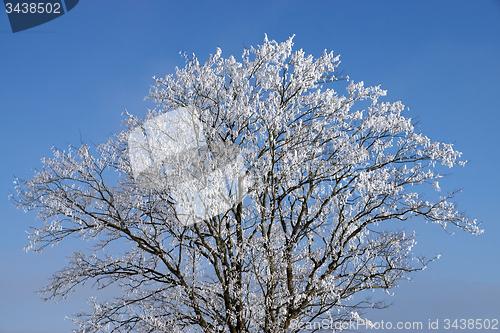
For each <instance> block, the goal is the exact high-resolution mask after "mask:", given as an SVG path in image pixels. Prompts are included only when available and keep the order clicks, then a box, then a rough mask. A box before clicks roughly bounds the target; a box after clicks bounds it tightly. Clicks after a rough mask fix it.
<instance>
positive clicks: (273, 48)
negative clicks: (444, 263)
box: [13, 36, 481, 333]
mask: <svg viewBox="0 0 500 333" xmlns="http://www.w3.org/2000/svg"><path fill="white" fill-rule="evenodd" d="M292 40H293V37H291V38H290V39H288V40H287V41H285V42H283V43H277V42H275V41H270V40H268V39H267V36H266V38H265V40H264V43H263V44H262V45H261V46H259V47H257V48H253V47H252V48H250V49H245V50H244V52H243V56H242V61H241V62H238V61H236V59H235V58H234V57H233V56H230V57H228V58H223V57H222V51H221V50H220V49H217V51H216V52H215V54H214V55H211V56H210V57H209V59H208V60H207V61H206V62H205V63H204V64H200V63H199V61H198V59H197V58H196V57H195V56H193V57H191V58H190V57H187V56H186V66H185V68H182V69H176V72H175V75H168V76H166V77H165V78H154V79H155V85H154V86H152V87H151V90H150V94H149V98H150V99H152V100H153V101H154V102H156V104H157V108H155V109H154V110H149V112H148V115H147V117H146V119H138V118H136V117H134V116H133V115H131V114H129V113H126V115H127V116H126V121H125V127H126V128H125V129H124V130H123V131H122V132H120V133H118V134H117V135H115V136H114V137H112V138H110V139H109V140H108V142H106V143H103V144H101V145H99V146H98V147H97V149H96V152H95V153H92V152H91V150H92V149H91V147H90V146H88V145H82V146H81V147H79V148H72V147H70V148H69V150H67V151H62V150H58V149H54V157H53V158H50V159H49V158H44V159H43V165H44V167H43V170H41V171H37V172H36V174H35V176H34V177H33V178H31V179H29V180H21V179H17V186H16V189H17V196H16V197H14V199H13V201H14V203H15V204H16V205H18V206H19V207H23V208H24V209H26V210H35V211H36V212H37V216H38V217H39V218H40V219H41V220H42V221H43V222H44V224H43V226H39V227H37V228H34V229H33V231H32V233H31V234H30V236H29V237H30V242H31V243H30V245H29V246H28V248H29V249H32V250H34V251H41V250H43V249H44V248H45V247H46V246H47V245H52V244H55V243H58V242H59V241H62V240H63V239H65V238H69V237H76V238H81V239H84V240H87V241H89V242H90V243H91V246H90V247H89V249H88V250H86V251H78V252H75V253H74V254H73V256H72V257H71V260H70V261H69V263H68V265H67V267H65V268H64V269H62V270H61V271H59V272H56V273H55V274H54V276H53V278H52V282H51V284H50V285H48V286H47V287H45V288H44V289H43V290H42V292H43V293H44V297H45V299H48V300H52V299H54V300H57V299H60V298H65V297H67V295H68V294H69V293H70V291H72V290H74V288H75V287H77V286H78V285H81V284H83V283H85V282H87V281H95V282H96V283H97V284H98V286H99V288H105V287H107V286H109V285H112V284H116V285H117V286H119V287H120V288H121V289H120V290H121V291H122V293H121V294H119V295H117V296H116V298H114V299H112V300H107V301H98V300H97V299H91V300H90V305H91V311H90V312H89V313H85V312H82V313H80V314H77V315H76V316H75V318H74V319H73V320H74V321H75V323H77V324H78V325H79V329H78V330H77V332H82V333H83V332H86V333H88V332H107V331H110V332H131V331H136V332H164V331H169V332H205V333H209V332H231V333H242V332H265V333H278V332H299V331H301V330H302V329H303V328H302V327H300V326H297V325H295V324H294V323H297V322H299V321H302V322H312V321H320V320H322V319H327V320H329V321H332V322H335V321H341V320H344V319H346V318H350V316H352V315H353V314H354V315H355V313H357V312H358V311H360V310H362V309H363V308H366V307H382V306H383V304H380V303H374V302H371V301H370V300H369V299H364V298H363V299H361V300H360V299H359V298H353V296H355V295H357V294H360V292H362V291H363V290H373V289H382V290H386V291H389V290H391V289H392V288H394V287H395V286H396V283H397V281H398V280H400V279H403V278H407V277H408V274H407V273H409V272H413V271H417V270H421V269H422V268H424V267H425V265H426V264H427V263H428V262H429V261H430V260H432V258H431V259H425V258H421V257H418V258H415V257H414V255H413V254H412V251H411V249H412V245H413V244H414V239H415V235H414V234H411V235H408V234H405V232H403V231H398V230H390V229H389V228H388V229H387V230H386V229H384V223H385V222H387V221H405V220H408V219H412V218H415V217H421V218H423V219H425V220H426V221H429V222H433V223H436V224H440V225H441V226H443V227H445V228H446V227H447V226H448V225H450V224H451V225H453V226H454V227H457V228H459V229H463V230H466V231H468V232H470V233H472V234H480V233H481V230H480V229H479V228H478V225H477V223H476V221H475V220H471V219H469V218H467V217H466V216H464V214H462V213H461V212H459V211H457V210H456V208H455V205H454V204H453V203H452V202H451V201H450V199H451V198H452V197H453V195H454V192H451V193H447V194H445V195H437V194H435V195H434V196H435V199H431V198H427V195H429V196H430V197H433V196H432V195H431V194H428V192H429V191H428V190H429V189H433V188H432V186H434V188H435V189H436V190H439V185H438V179H439V178H440V177H441V175H440V174H439V173H438V172H437V171H436V168H435V166H436V163H437V164H442V165H445V166H448V167H452V166H454V165H456V164H460V165H463V164H465V162H464V161H460V160H459V158H460V155H461V153H460V152H457V151H455V150H454V149H453V147H452V145H451V144H445V143H439V142H432V141H431V140H430V139H429V138H428V137H426V136H425V135H423V134H422V133H418V132H417V131H416V129H415V125H414V124H413V123H412V121H411V119H409V118H407V117H405V116H404V115H403V113H404V111H405V106H404V105H403V104H402V103H401V102H399V101H396V102H386V101H381V100H382V99H383V98H382V97H383V96H385V95H386V91H384V90H382V89H381V87H380V86H375V87H365V86H364V84H363V82H354V81H349V80H348V79H347V81H339V79H340V77H339V74H338V73H337V72H336V70H337V68H338V65H339V63H340V61H339V56H335V55H334V54H333V52H327V51H325V52H324V53H323V55H321V56H320V57H319V58H314V57H313V56H311V55H306V54H305V52H304V51H303V50H298V51H295V52H292V46H293V42H292ZM335 82H336V83H335ZM342 82H346V83H347V84H346V85H347V92H346V94H344V95H341V94H339V93H337V92H336V91H335V90H334V89H333V88H332V87H334V85H335V84H339V83H342ZM181 109H183V110H188V109H189V110H196V112H192V113H191V115H194V116H195V118H196V119H195V123H196V124H197V126H199V128H198V129H199V131H200V133H202V135H203V137H204V141H203V146H204V147H205V148H204V151H205V152H204V153H203V154H201V155H200V154H199V151H200V149H191V150H189V151H191V152H193V151H194V153H187V152H182V151H180V152H178V154H176V156H181V157H182V159H180V160H179V159H178V160H177V162H178V163H177V164H172V162H171V161H170V162H168V163H167V160H168V159H167V158H166V157H165V156H166V155H165V154H163V155H162V154H159V155H158V156H160V161H159V162H158V163H160V164H159V167H158V168H156V169H155V170H156V171H155V172H156V173H155V174H153V175H154V176H155V177H156V176H158V177H157V178H155V182H154V183H153V185H151V183H150V184H149V186H145V185H144V182H141V181H139V180H140V179H139V178H140V177H139V176H138V172H137V165H136V164H135V165H134V161H137V159H135V160H134V158H135V157H134V158H132V157H133V156H134V154H135V153H137V150H135V153H134V149H135V148H133V147H132V145H131V142H132V141H134V140H136V139H134V140H132V141H131V137H133V136H131V135H133V134H134V133H141V131H138V130H137V129H138V128H139V129H141V128H142V129H143V128H145V127H147V126H150V124H152V123H154V122H155V119H156V120H158V119H162V120H164V119H165V118H162V117H164V115H165V114H167V115H168V114H171V113H172V112H178V110H181ZM176 110H177V111H176ZM197 133H198V132H197ZM137 135H139V134H137ZM133 138H135V137H133ZM134 142H138V141H137V140H136V141H134ZM164 142H165V141H162V140H159V141H158V145H156V146H154V149H155V150H156V151H165V150H166V149H173V148H172V147H170V148H169V147H167V146H162V143H164ZM200 142H201V141H200ZM148 147H150V148H151V147H153V146H151V145H149V146H148ZM193 147H194V146H193ZM221 147H222V148H221ZM198 148H199V147H198ZM231 149H233V151H232V152H231V153H228V151H231ZM197 156H198V157H197ZM199 156H202V159H203V160H202V161H201V162H200V161H199V160H196V161H195V162H196V163H194V159H196V158H199ZM221 156H224V158H223V159H222V161H223V162H222V164H226V165H231V163H236V162H235V161H237V163H236V164H234V165H236V166H238V167H237V168H236V169H237V172H238V174H237V175H236V176H237V177H236V179H237V186H236V187H238V186H239V189H238V190H237V189H236V187H234V188H233V187H231V186H229V187H225V191H227V193H226V194H228V195H229V196H231V195H232V196H234V195H236V196H237V197H238V198H237V199H234V198H233V199H234V200H229V201H228V202H229V204H227V203H226V204H224V205H219V206H217V208H216V209H212V213H211V214H209V215H204V217H203V216H202V217H200V216H198V218H197V219H196V220H193V222H192V223H185V221H186V220H183V219H182V218H180V215H181V213H180V210H181V208H180V207H181V205H183V204H185V203H186V202H189V198H188V197H181V196H179V195H177V196H176V195H175V191H174V190H175V189H176V188H175V184H174V183H173V182H172V180H175V179H174V178H175V177H180V176H175V175H176V173H175V172H176V170H179V169H182V168H181V166H182V164H184V165H195V167H197V168H199V167H200V165H203V168H205V170H208V171H209V172H210V173H211V174H212V175H213V174H216V173H217V172H218V171H217V170H226V171H227V170H228V169H223V168H224V166H223V165H221V162H220V161H221ZM236 156H237V157H236ZM144 158H145V160H144V161H143V163H145V164H144V165H147V166H150V165H153V164H154V163H153V162H151V161H150V160H147V158H146V157H144ZM148 163H149V164H148ZM200 163H201V164H200ZM173 166H175V168H174V167H173ZM134 168H135V169H134ZM141 170H142V169H141ZM172 170H173V171H172ZM182 170H184V169H182ZM110 171H114V172H110ZM184 171H185V170H184ZM184 171H183V172H184ZM181 173H182V172H181ZM179 174H180V173H179ZM183 174H184V175H185V174H186V173H185V172H184V173H183ZM190 175H191V176H192V174H188V177H189V176H190ZM201 177H202V178H203V179H204V180H205V183H204V184H205V185H204V186H205V189H206V190H207V191H206V192H207V193H212V192H213V191H212V189H213V188H214V187H215V188H217V189H218V190H219V191H220V190H221V189H222V187H220V186H219V187H217V186H218V185H217V184H218V183H220V182H221V181H222V180H221V179H222V178H218V177H216V176H212V177H211V178H210V177H208V178H207V177H205V176H204V175H202V176H201ZM198 180H199V179H198ZM190 184H191V183H190ZM242 184H243V185H244V186H242ZM226 185H227V184H226ZM230 185H231V184H230ZM429 185H432V186H429ZM224 186H225V185H224ZM188 187H189V188H190V189H191V190H192V191H194V192H198V193H199V192H200V191H201V190H204V189H203V188H199V187H196V186H195V185H192V184H191V185H190V186H188ZM195 187H196V188H195ZM202 187H203V186H202ZM242 187H244V191H243V192H244V193H243V192H242ZM210 191H212V192H210ZM235 191H236V192H237V193H236V194H235ZM238 191H239V192H238ZM190 193H191V192H190ZM191 194H193V193H191ZM212 194H213V193H212ZM212 194H210V195H212ZM207 195H208V194H207ZM212 198H213V196H212ZM218 202H219V201H217V200H215V204H216V205H217V203H218ZM212 208H213V207H212ZM381 230H384V231H381ZM413 259H417V260H416V261H415V260H413Z"/></svg>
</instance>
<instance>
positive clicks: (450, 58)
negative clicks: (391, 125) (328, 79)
mask: <svg viewBox="0 0 500 333" xmlns="http://www.w3.org/2000/svg"><path fill="white" fill-rule="evenodd" d="M264 33H267V34H268V36H269V38H270V39H275V40H276V41H284V40H286V39H287V38H288V37H289V36H291V35H292V34H296V37H295V39H294V43H295V48H303V49H304V51H305V52H306V53H309V54H313V55H315V56H320V55H321V54H322V52H323V50H324V49H328V50H333V51H334V52H335V53H336V54H340V55H341V61H342V63H341V66H340V68H341V69H343V70H345V72H346V74H348V75H349V76H350V78H351V79H353V80H355V81H361V80H363V81H365V84H367V85H376V84H382V88H384V89H387V90H388V96H387V100H390V101H394V100H402V101H403V103H405V104H406V105H408V106H409V107H410V111H408V112H407V113H406V116H407V117H411V118H413V119H417V118H418V120H419V122H420V124H421V127H420V128H421V130H422V132H424V133H425V134H426V135H428V136H429V137H430V138H431V139H433V140H438V141H445V142H452V143H455V148H456V149H457V150H459V151H462V152H463V153H464V155H463V157H464V158H465V159H467V160H469V161H470V163H469V164H468V165H467V166H466V167H464V168H461V167H460V168H453V169H451V170H450V172H452V175H451V176H450V177H448V178H446V179H445V180H444V181H442V182H440V185H441V188H442V189H443V190H453V189H456V188H463V189H464V191H463V193H462V194H460V195H459V196H458V197H457V198H456V201H457V202H458V204H459V208H461V209H462V210H465V211H466V212H467V214H468V215H469V216H471V217H473V218H477V219H478V220H479V221H481V222H482V227H484V228H485V229H486V231H485V234H483V235H481V236H479V237H474V236H471V235H469V234H465V233H463V232H458V231H459V230H452V229H450V231H457V233H456V234H455V235H453V236H450V235H448V234H446V233H445V232H444V231H443V230H442V229H441V228H440V227H439V226H437V225H430V224H423V223H420V222H419V223H417V222H410V223H407V224H406V225H404V227H405V228H406V229H407V230H408V231H412V230H416V231H417V234H418V235H419V238H417V241H418V244H417V245H416V247H415V248H414V251H415V252H416V253H418V254H427V255H429V256H433V255H435V254H438V253H440V254H442V258H441V259H440V260H438V261H437V262H434V263H432V264H431V265H429V267H428V269H427V270H425V271H423V272H421V273H420V274H416V275H415V279H414V282H412V283H406V282H405V283H401V286H400V288H399V289H398V290H396V295H395V296H393V297H391V298H389V301H391V302H394V305H393V307H392V308H390V309H387V310H383V311H378V312H371V313H370V315H371V318H372V319H373V320H374V321H380V320H384V321H387V320H392V321H393V322H396V321H403V322H404V321H422V322H424V325H427V322H428V320H429V319H431V320H433V321H434V320H436V319H439V321H440V325H442V323H443V320H444V319H445V318H449V319H455V318H458V319H460V318H466V319H477V318H480V319H485V318H489V319H493V318H497V319H500V278H499V276H500V265H499V263H500V257H499V255H500V241H499V239H500V238H499V236H500V225H499V217H498V216H499V214H498V207H499V206H500V205H499V202H500V194H499V193H500V192H499V185H500V181H499V180H500V176H499V175H500V173H499V171H498V166H499V165H500V154H499V152H500V148H499V143H500V136H499V133H498V132H499V131H498V128H499V123H500V103H499V102H498V98H499V97H500V1H498V0H475V1H471V0H467V1H462V0H449V1H436V0H433V1H427V0H418V1H404V0H394V1H375V0H372V1H368V0H366V1H357V0H349V1H285V0H281V1H261V2H259V1H254V2H249V1H245V2H236V1H175V2H173V1H160V0H148V1H139V0H135V1H132V0H120V1H118V0H115V1H97V0H90V1H85V0H81V1H80V3H79V4H78V5H77V6H76V7H75V8H74V9H73V10H72V11H71V12H69V13H68V14H66V15H63V16H62V17H60V18H58V19H56V20H54V21H51V22H49V23H47V24H44V25H41V26H39V27H35V28H33V29H30V30H26V31H24V32H19V33H16V34H13V33H12V32H11V30H10V26H9V23H8V18H7V14H6V13H4V12H3V11H2V12H0V115H1V118H0V119H1V120H0V142H1V144H0V197H1V198H3V199H2V200H0V225H1V227H2V229H1V232H0V333H14V332H17V333H21V332H24V333H27V332H30V333H35V332H36V333H45V332H46V333H49V332H50V333H59V332H69V331H70V329H71V328H73V324H72V323H71V322H70V321H68V320H64V316H65V315H71V314H73V313H76V312H78V310H79V309H80V308H86V306H87V305H86V299H87V297H88V296H90V295H92V294H93V293H94V291H93V290H92V289H90V287H88V288H87V287H86V288H85V289H84V290H81V291H77V292H76V293H74V294H72V295H71V297H70V298H69V299H68V300H66V301H62V302H60V303H57V304H55V303H48V304H44V303H43V301H42V300H41V299H40V298H39V297H38V296H37V295H36V294H35V293H34V291H35V290H37V289H39V288H41V287H42V286H44V285H46V284H47V283H48V278H49V277H50V276H51V275H52V273H53V272H55V271H57V270H58V269H60V268H62V267H63V266H64V264H65V259H64V258H65V256H67V255H70V254H71V252H72V251H74V250H78V248H79V247H82V246H85V244H84V243H80V242H67V243H61V244H60V245H59V246H56V247H54V248H48V249H46V250H45V251H44V253H42V254H33V253H25V252H23V250H22V247H23V245H26V244H27V238H26V234H25V230H28V228H29V226H39V225H40V224H41V223H42V222H41V221H38V220H35V219H34V214H24V213H23V212H22V211H19V210H16V209H15V208H14V207H13V206H12V204H11V203H10V202H9V201H8V199H7V196H8V193H9V191H12V190H13V184H12V182H13V180H14V178H13V175H14V174H15V175H16V176H18V177H21V178H30V177H32V175H33V172H34V168H36V167H40V158H42V157H43V156H46V157H50V156H51V147H53V146H56V147H59V148H63V149H64V148H65V147H67V145H68V143H71V144H74V145H79V143H80V137H81V138H82V139H83V141H85V142H94V143H100V142H102V141H103V140H105V139H106V137H107V136H108V135H109V134H111V133H115V132H117V131H119V129H120V126H121V124H120V123H121V121H122V120H123V119H124V117H123V116H122V112H123V111H124V110H125V109H127V110H128V111H129V112H131V113H132V114H135V115H139V116H143V115H145V113H146V108H147V107H148V106H152V104H151V102H148V101H143V98H144V96H146V95H147V94H148V90H149V86H150V85H151V84H153V80H152V79H151V78H152V76H154V75H155V76H160V77H161V76H165V75H167V74H170V73H173V72H174V69H175V66H179V67H182V66H184V60H183V58H181V57H180V56H179V51H181V50H182V51H186V52H187V53H188V54H191V53H195V54H196V55H197V57H198V58H199V59H200V60H201V61H204V60H206V58H207V57H208V55H209V54H211V53H212V54H213V53H214V52H215V50H216V48H217V47H220V48H222V50H223V55H224V56H226V57H227V56H229V55H234V56H235V57H236V58H240V57H241V53H242V51H243V48H244V47H249V46H251V45H253V46H256V45H258V44H262V42H263V39H264ZM240 59H241V58H240ZM112 294H113V291H108V292H105V293H104V294H103V297H104V296H111V295H112Z"/></svg>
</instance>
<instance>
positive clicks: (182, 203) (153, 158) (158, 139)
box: [128, 107, 246, 226]
mask: <svg viewBox="0 0 500 333" xmlns="http://www.w3.org/2000/svg"><path fill="white" fill-rule="evenodd" d="M128 143H129V157H130V162H131V165H132V171H133V175H134V178H135V180H136V182H137V183H138V184H139V185H140V186H142V187H144V188H149V189H169V190H170V191H171V196H172V198H173V199H174V200H175V210H176V214H177V218H178V219H179V222H180V223H181V224H182V225H184V226H187V225H190V224H193V223H196V222H198V221H201V220H203V219H208V218H210V217H213V216H216V215H218V214H221V213H223V212H225V211H227V210H229V209H230V208H231V207H232V206H233V205H234V204H236V203H238V202H240V201H241V200H242V199H243V197H244V194H245V191H246V186H245V182H244V173H245V169H244V165H243V159H242V156H241V154H239V153H238V150H237V148H236V147H226V146H223V145H220V144H219V145H217V144H216V143H212V144H211V145H210V148H209V144H208V142H207V140H206V139H205V136H204V134H203V128H202V125H201V123H200V121H199V114H198V112H197V111H196V109H195V108H194V107H180V108H178V109H175V110H173V111H170V112H167V113H164V114H161V115H159V116H157V117H155V118H152V119H149V120H148V121H146V122H145V123H144V124H143V125H142V126H138V127H136V128H135V129H134V130H133V131H132V132H131V133H130V136H129V140H128Z"/></svg>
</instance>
